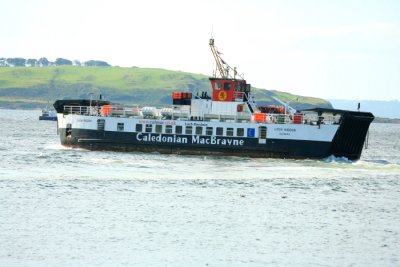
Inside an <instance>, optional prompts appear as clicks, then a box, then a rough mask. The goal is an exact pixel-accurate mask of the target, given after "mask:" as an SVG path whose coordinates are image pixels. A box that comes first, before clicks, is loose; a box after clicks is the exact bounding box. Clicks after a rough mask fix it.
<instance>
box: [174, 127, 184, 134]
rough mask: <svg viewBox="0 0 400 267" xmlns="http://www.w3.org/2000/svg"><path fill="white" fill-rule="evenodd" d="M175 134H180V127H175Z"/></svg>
mask: <svg viewBox="0 0 400 267" xmlns="http://www.w3.org/2000/svg"><path fill="white" fill-rule="evenodd" d="M175 133H176V134H182V126H180V125H176V126H175Z"/></svg>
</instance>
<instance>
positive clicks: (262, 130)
mask: <svg viewBox="0 0 400 267" xmlns="http://www.w3.org/2000/svg"><path fill="white" fill-rule="evenodd" d="M265 138H267V127H265V126H261V127H260V139H265Z"/></svg>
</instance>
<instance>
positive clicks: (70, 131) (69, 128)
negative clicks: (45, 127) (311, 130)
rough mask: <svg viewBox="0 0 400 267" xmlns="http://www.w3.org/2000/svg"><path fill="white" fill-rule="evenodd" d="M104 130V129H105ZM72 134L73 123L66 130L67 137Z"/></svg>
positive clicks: (68, 124)
mask: <svg viewBox="0 0 400 267" xmlns="http://www.w3.org/2000/svg"><path fill="white" fill-rule="evenodd" d="M103 130H104V128H103ZM71 134H72V125H71V123H67V127H66V128H65V136H68V135H71Z"/></svg>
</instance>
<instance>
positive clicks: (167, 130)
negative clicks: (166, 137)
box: [165, 125, 172, 134]
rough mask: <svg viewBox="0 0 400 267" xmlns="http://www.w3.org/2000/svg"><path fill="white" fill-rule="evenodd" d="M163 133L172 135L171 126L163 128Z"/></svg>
mask: <svg viewBox="0 0 400 267" xmlns="http://www.w3.org/2000/svg"><path fill="white" fill-rule="evenodd" d="M165 133H167V134H172V125H166V126H165Z"/></svg>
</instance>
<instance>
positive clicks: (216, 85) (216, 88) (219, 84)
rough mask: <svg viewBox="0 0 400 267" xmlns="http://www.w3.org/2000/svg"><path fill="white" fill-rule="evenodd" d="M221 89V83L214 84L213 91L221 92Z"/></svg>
mask: <svg viewBox="0 0 400 267" xmlns="http://www.w3.org/2000/svg"><path fill="white" fill-rule="evenodd" d="M221 89H222V83H221V82H215V90H221Z"/></svg>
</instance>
